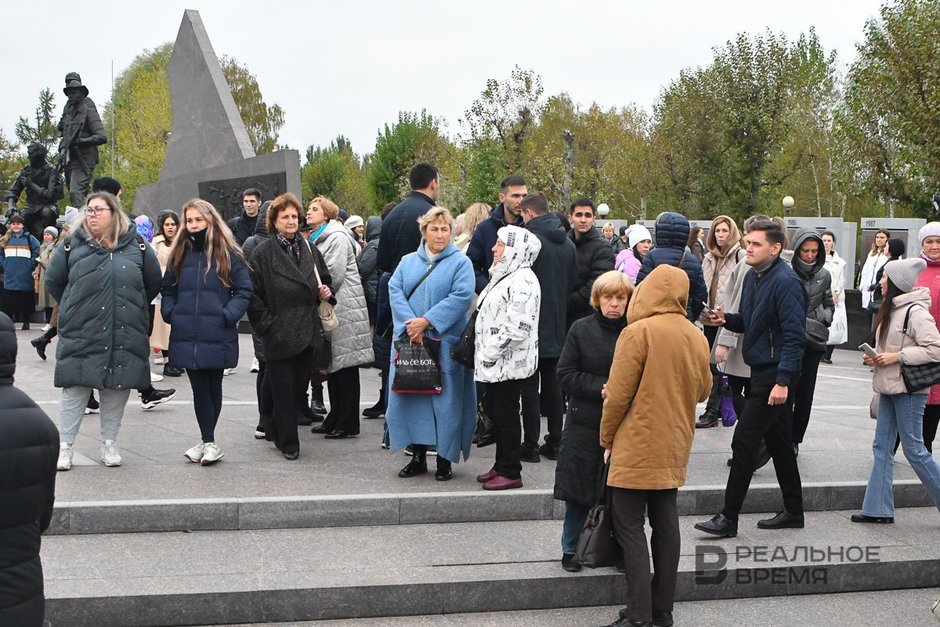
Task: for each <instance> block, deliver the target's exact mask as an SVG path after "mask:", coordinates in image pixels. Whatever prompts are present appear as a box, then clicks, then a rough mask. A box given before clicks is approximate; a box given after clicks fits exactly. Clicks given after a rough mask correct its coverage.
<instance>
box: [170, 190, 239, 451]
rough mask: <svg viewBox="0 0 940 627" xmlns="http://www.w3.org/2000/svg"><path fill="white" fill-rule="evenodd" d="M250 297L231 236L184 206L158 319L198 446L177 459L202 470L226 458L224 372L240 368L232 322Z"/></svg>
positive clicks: (200, 204)
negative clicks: (185, 382)
mask: <svg viewBox="0 0 940 627" xmlns="http://www.w3.org/2000/svg"><path fill="white" fill-rule="evenodd" d="M253 292H254V290H253V289H252V286H251V276H250V275H249V274H248V266H247V265H246V264H245V260H244V259H243V258H242V253H241V249H240V248H239V247H238V244H236V243H235V239H234V237H233V236H232V232H231V231H230V230H229V229H228V227H227V226H226V225H225V222H223V221H222V216H220V215H219V212H218V211H216V210H215V207H213V206H212V205H211V204H210V203H208V202H206V201H205V200H200V199H198V198H196V199H193V200H190V201H189V202H188V203H186V204H185V205H184V206H183V223H182V224H181V225H180V231H179V234H178V235H177V237H176V242H175V243H174V245H173V247H172V248H171V249H170V255H169V258H168V259H167V268H166V273H165V274H164V275H163V284H162V288H161V295H162V300H161V305H160V313H161V315H162V316H163V319H164V320H165V321H166V322H167V324H169V325H170V360H171V362H170V363H171V364H172V365H174V366H176V367H178V368H185V369H186V374H187V375H188V376H189V382H190V384H191V385H192V388H193V405H194V406H195V410H196V420H197V421H198V422H199V431H200V433H201V435H202V441H201V442H200V443H199V444H197V445H195V446H193V447H192V448H190V449H189V450H187V451H186V452H185V453H184V454H183V456H184V457H185V458H186V459H188V460H189V461H191V462H193V463H195V464H202V465H203V466H208V465H210V464H214V463H215V462H217V461H218V460H220V459H222V457H223V455H224V453H223V452H222V449H221V448H219V446H218V445H217V444H216V443H215V427H216V424H217V423H218V421H219V414H220V413H221V412H222V371H223V370H224V369H226V368H234V367H235V366H236V365H237V364H238V321H239V320H241V317H242V316H243V315H244V314H245V311H247V309H248V303H250V302H251V296H252V294H253Z"/></svg>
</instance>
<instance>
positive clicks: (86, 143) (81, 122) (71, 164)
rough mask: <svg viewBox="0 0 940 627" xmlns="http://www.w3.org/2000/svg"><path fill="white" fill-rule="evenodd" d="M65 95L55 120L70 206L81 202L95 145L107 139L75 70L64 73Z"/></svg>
mask: <svg viewBox="0 0 940 627" xmlns="http://www.w3.org/2000/svg"><path fill="white" fill-rule="evenodd" d="M63 91H65V95H66V96H67V97H68V102H66V103H65V109H64V110H63V112H62V119H61V120H60V121H59V134H60V135H61V136H62V140H61V141H60V142H59V169H60V170H61V171H62V172H65V181H66V183H67V185H68V188H69V203H70V204H71V205H72V206H73V207H81V206H82V205H84V204H85V196H87V195H88V191H89V184H90V182H91V173H92V171H93V170H94V169H95V166H96V165H98V146H100V145H101V144H104V143H105V142H107V141H108V138H107V136H106V135H105V134H104V126H103V125H102V124H101V117H100V116H99V115H98V109H97V108H96V107H95V103H94V102H92V100H91V98H89V97H88V88H87V87H85V86H84V85H82V77H81V76H79V74H78V73H77V72H69V73H68V74H66V75H65V89H64V90H63Z"/></svg>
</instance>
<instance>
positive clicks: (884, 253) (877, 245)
mask: <svg viewBox="0 0 940 627" xmlns="http://www.w3.org/2000/svg"><path fill="white" fill-rule="evenodd" d="M890 237H891V232H890V231H887V230H885V229H878V231H877V232H875V239H873V240H872V242H871V250H870V251H869V252H868V257H867V258H866V259H865V265H864V266H862V276H861V278H860V279H859V281H858V289H859V291H860V292H861V293H862V309H864V310H865V311H866V312H867V313H868V326H869V327H871V322H872V319H873V318H874V317H875V314H874V312H871V311H868V303H870V302H871V296H872V292H874V291H875V287H876V286H877V284H878V283H877V281H876V279H875V275H876V274H877V273H878V270H880V269H881V266H883V265H885V263H887V261H888V239H890Z"/></svg>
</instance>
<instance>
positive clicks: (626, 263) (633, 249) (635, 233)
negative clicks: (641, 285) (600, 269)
mask: <svg viewBox="0 0 940 627" xmlns="http://www.w3.org/2000/svg"><path fill="white" fill-rule="evenodd" d="M627 241H628V243H629V244H630V247H629V248H624V249H623V250H621V251H620V252H619V253H618V254H617V259H616V261H614V268H615V269H616V270H618V271H620V272H623V273H624V274H626V275H627V277H628V278H629V279H630V284H631V285H636V275H637V274H638V273H639V272H640V267H641V266H642V264H643V257H645V256H646V253H648V252H649V251H650V248H652V246H653V236H652V235H651V234H650V231H649V229H648V228H646V227H645V226H643V225H642V224H634V225H633V226H631V227H630V228H629V229H627Z"/></svg>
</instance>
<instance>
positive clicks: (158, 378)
mask: <svg viewBox="0 0 940 627" xmlns="http://www.w3.org/2000/svg"><path fill="white" fill-rule="evenodd" d="M160 381H163V375H162V374H157V373H156V372H151V373H150V382H151V383H159V382H160Z"/></svg>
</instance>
